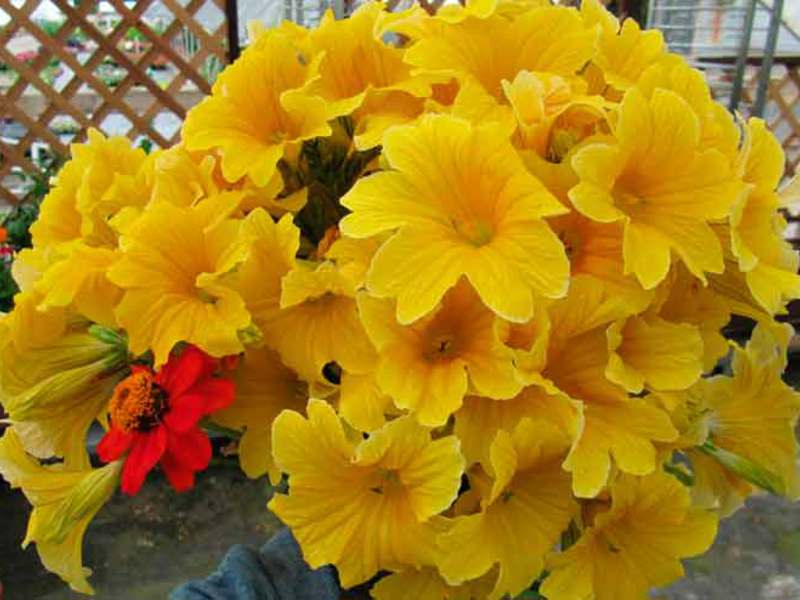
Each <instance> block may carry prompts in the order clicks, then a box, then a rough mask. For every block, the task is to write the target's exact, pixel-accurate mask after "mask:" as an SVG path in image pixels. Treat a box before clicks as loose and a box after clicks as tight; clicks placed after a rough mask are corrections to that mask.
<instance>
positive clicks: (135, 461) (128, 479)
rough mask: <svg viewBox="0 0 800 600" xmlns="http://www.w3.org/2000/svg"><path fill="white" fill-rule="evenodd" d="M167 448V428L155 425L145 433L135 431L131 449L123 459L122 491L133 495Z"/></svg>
mask: <svg viewBox="0 0 800 600" xmlns="http://www.w3.org/2000/svg"><path fill="white" fill-rule="evenodd" d="M166 448H167V430H166V429H165V428H164V427H160V426H159V427H156V428H155V429H151V430H150V431H148V432H145V433H137V434H136V435H135V439H134V441H133V450H131V453H130V454H129V455H128V458H127V460H126V461H125V467H124V469H123V471H122V491H123V492H124V493H126V494H129V495H131V496H132V495H134V494H135V493H137V492H138V491H139V489H140V488H141V487H142V484H143V483H144V480H145V477H147V474H148V473H149V472H150V471H151V470H152V469H153V467H155V466H156V464H157V463H158V461H159V460H160V459H161V457H162V456H163V455H164V451H165V450H166Z"/></svg>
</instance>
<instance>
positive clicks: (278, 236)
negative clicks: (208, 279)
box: [231, 209, 300, 327]
mask: <svg viewBox="0 0 800 600" xmlns="http://www.w3.org/2000/svg"><path fill="white" fill-rule="evenodd" d="M241 234H242V237H244V238H245V239H246V240H247V243H248V245H249V248H248V252H247V257H246V258H245V260H244V262H243V263H242V264H241V265H240V266H239V269H238V271H237V276H236V279H235V280H234V281H233V282H231V285H232V286H233V287H234V288H235V289H236V291H237V292H238V293H239V295H240V296H241V297H242V298H243V299H244V301H245V304H246V305H247V310H248V311H250V313H251V314H252V316H253V322H254V323H255V324H256V325H257V326H258V327H262V326H263V324H264V323H265V322H266V321H268V320H269V319H271V318H272V317H273V316H274V315H275V314H276V312H277V311H278V310H279V308H280V303H281V278H282V277H283V276H284V275H286V274H287V273H288V272H289V271H290V270H291V269H292V268H293V267H294V265H295V255H296V254H297V250H298V248H299V247H300V230H299V229H298V228H297V227H296V226H295V224H294V223H293V222H292V217H291V215H285V216H283V217H282V218H281V219H280V221H278V222H277V223H276V222H275V221H273V220H272V218H271V217H270V215H269V214H268V213H267V212H266V211H265V210H259V209H256V210H254V211H253V212H251V213H250V214H249V215H247V218H246V219H245V220H244V221H242V231H241Z"/></svg>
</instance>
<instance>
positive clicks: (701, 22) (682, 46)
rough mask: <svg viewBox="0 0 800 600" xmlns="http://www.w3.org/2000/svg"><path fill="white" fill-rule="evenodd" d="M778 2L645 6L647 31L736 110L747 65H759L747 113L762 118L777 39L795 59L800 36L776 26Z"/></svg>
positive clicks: (703, 0)
mask: <svg viewBox="0 0 800 600" xmlns="http://www.w3.org/2000/svg"><path fill="white" fill-rule="evenodd" d="M783 6H784V0H772V1H771V3H767V2H765V1H764V0H735V2H734V3H732V4H723V3H722V2H720V1H719V0H696V2H694V3H692V2H689V1H688V0H649V3H648V12H647V26H648V27H655V28H658V29H660V30H661V31H662V32H663V33H664V37H665V39H666V41H667V44H668V45H669V47H670V49H672V50H673V51H675V52H678V53H680V54H683V55H685V56H686V57H687V59H688V60H689V62H690V63H691V64H693V65H694V66H696V67H698V68H700V69H703V70H704V71H706V73H707V75H708V79H709V83H710V84H711V86H712V91H713V92H714V95H715V96H716V97H717V99H719V100H721V101H723V102H726V103H727V104H728V106H729V107H730V109H731V110H737V109H739V108H740V106H741V105H742V103H743V101H744V100H745V98H744V95H743V92H744V87H745V78H746V75H747V67H748V65H749V64H753V63H756V64H758V65H759V72H758V80H757V85H756V90H755V98H754V100H753V101H752V103H751V104H750V105H749V106H748V107H747V108H748V110H747V112H748V113H749V114H753V115H759V116H760V115H762V114H763V113H764V109H765V107H766V102H767V95H768V86H769V80H770V74H771V71H772V66H773V62H774V59H775V56H776V53H777V52H778V51H779V50H780V48H779V38H780V39H781V41H783V40H786V41H787V42H788V44H785V45H787V46H788V47H790V48H795V49H796V50H795V51H796V52H797V53H798V55H800V36H798V35H797V33H795V32H794V31H793V30H792V29H791V28H789V27H788V26H787V25H786V24H785V23H784V22H783V20H782V14H783Z"/></svg>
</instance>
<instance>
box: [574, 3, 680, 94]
mask: <svg viewBox="0 0 800 600" xmlns="http://www.w3.org/2000/svg"><path fill="white" fill-rule="evenodd" d="M581 15H582V16H583V20H584V22H585V23H586V25H589V26H598V28H599V30H600V31H599V33H600V39H599V47H598V52H597V54H596V55H595V56H594V57H593V61H594V62H595V64H597V65H598V66H599V67H600V69H601V70H602V72H603V76H604V78H605V80H606V81H607V82H608V83H609V84H610V85H611V86H613V87H614V88H615V89H616V90H619V91H625V90H626V89H628V88H629V87H630V86H632V85H633V84H635V83H636V81H637V80H638V79H639V77H641V75H642V73H643V72H644V70H645V69H646V68H647V67H649V66H650V65H653V64H657V63H658V62H661V61H663V60H664V59H665V58H666V56H667V53H666V46H665V44H664V36H663V35H662V34H661V32H660V31H658V30H657V29H649V30H647V31H642V30H641V28H640V27H639V24H638V23H637V22H636V21H635V20H634V19H630V18H628V19H625V21H623V23H622V26H620V23H619V21H618V20H617V18H616V17H614V15H612V14H611V13H610V12H609V11H608V9H606V7H605V6H603V5H602V4H601V3H600V2H599V1H598V0H583V2H582V3H581Z"/></svg>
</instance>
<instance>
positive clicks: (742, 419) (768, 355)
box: [689, 325, 800, 498]
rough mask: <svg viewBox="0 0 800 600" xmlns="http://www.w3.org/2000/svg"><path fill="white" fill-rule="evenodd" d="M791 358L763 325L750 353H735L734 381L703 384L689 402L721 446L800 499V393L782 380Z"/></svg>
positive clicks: (715, 380)
mask: <svg viewBox="0 0 800 600" xmlns="http://www.w3.org/2000/svg"><path fill="white" fill-rule="evenodd" d="M785 353H786V346H785V344H784V343H782V342H780V341H778V340H777V339H776V337H775V335H774V334H773V333H772V332H770V331H769V330H768V329H767V328H766V327H764V326H763V325H759V326H758V327H757V328H756V330H755V331H754V333H753V337H752V338H751V340H750V342H749V343H748V344H747V346H746V347H745V348H744V349H742V348H735V349H734V355H733V377H726V376H717V377H713V378H711V379H704V380H701V381H700V382H698V384H697V386H696V387H695V388H694V389H693V390H690V394H689V398H690V399H691V402H692V403H694V404H695V408H694V410H695V412H696V413H697V414H698V416H699V418H700V419H702V421H703V422H704V423H705V426H706V427H707V430H708V436H709V438H708V439H709V440H710V441H711V442H712V443H713V444H714V446H715V447H718V448H721V449H723V450H725V451H728V452H731V453H733V454H735V455H736V456H740V457H742V458H744V459H746V460H748V461H750V462H751V463H753V464H754V465H755V466H756V467H757V468H760V469H763V470H765V471H766V472H767V473H768V474H769V476H770V477H771V479H772V480H773V481H775V482H776V484H775V485H774V486H773V487H774V488H776V489H774V490H773V491H776V492H779V493H782V494H784V495H786V496H789V497H790V498H796V497H798V495H799V494H800V478H798V471H797V466H796V456H797V449H798V446H797V440H796V439H795V433H794V431H795V425H796V424H797V419H798V416H799V415H800V394H799V393H798V392H796V391H794V390H793V389H792V388H791V387H789V386H788V385H786V384H785V383H784V382H783V380H782V379H781V374H782V372H783V370H784V369H785V367H786V356H785Z"/></svg>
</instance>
